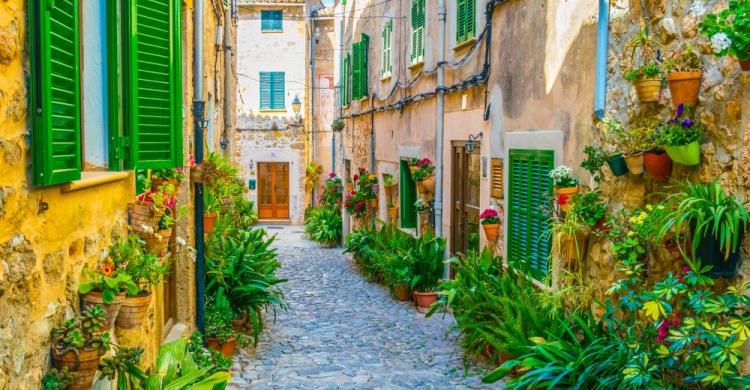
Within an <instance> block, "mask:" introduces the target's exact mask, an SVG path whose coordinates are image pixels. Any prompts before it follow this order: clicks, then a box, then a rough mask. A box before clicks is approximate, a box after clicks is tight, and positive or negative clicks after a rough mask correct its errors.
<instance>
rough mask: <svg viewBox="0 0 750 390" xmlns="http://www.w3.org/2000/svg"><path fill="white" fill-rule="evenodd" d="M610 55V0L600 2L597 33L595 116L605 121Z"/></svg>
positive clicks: (600, 0)
mask: <svg viewBox="0 0 750 390" xmlns="http://www.w3.org/2000/svg"><path fill="white" fill-rule="evenodd" d="M608 54H609V0H599V23H598V30H597V33H596V84H595V87H594V115H595V116H596V118H597V119H598V120H602V119H604V115H605V110H606V106H607V55H608Z"/></svg>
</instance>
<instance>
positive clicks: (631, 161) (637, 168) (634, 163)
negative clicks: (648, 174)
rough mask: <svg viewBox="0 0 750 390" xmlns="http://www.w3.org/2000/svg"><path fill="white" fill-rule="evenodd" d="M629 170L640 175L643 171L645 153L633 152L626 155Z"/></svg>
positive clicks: (635, 174)
mask: <svg viewBox="0 0 750 390" xmlns="http://www.w3.org/2000/svg"><path fill="white" fill-rule="evenodd" d="M625 163H626V164H627V165H628V171H629V172H630V174H631V175H634V176H638V175H640V174H642V173H643V153H636V154H631V155H629V156H627V157H625Z"/></svg>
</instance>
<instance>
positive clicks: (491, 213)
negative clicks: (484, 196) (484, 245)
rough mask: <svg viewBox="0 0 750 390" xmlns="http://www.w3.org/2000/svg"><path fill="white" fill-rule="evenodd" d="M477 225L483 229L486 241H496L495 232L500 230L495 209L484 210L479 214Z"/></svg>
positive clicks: (498, 216)
mask: <svg viewBox="0 0 750 390" xmlns="http://www.w3.org/2000/svg"><path fill="white" fill-rule="evenodd" d="M479 223H480V224H481V225H482V229H484V234H485V236H487V241H490V242H495V241H497V231H498V229H499V228H500V213H498V212H497V210H495V209H485V210H484V211H482V214H479Z"/></svg>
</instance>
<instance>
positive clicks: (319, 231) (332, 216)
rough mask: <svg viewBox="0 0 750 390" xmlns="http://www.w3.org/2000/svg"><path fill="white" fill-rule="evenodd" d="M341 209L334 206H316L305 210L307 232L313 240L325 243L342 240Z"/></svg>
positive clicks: (334, 243)
mask: <svg viewBox="0 0 750 390" xmlns="http://www.w3.org/2000/svg"><path fill="white" fill-rule="evenodd" d="M341 222H342V219H341V210H339V209H337V208H333V207H314V208H309V209H307V210H306V211H305V234H306V235H307V237H309V238H310V239H311V240H313V241H315V242H318V243H320V244H325V245H336V244H338V243H339V241H341V234H342V226H341Z"/></svg>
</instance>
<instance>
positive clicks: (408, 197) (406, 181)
mask: <svg viewBox="0 0 750 390" xmlns="http://www.w3.org/2000/svg"><path fill="white" fill-rule="evenodd" d="M400 176H401V177H400V180H399V186H400V188H399V199H400V203H401V204H400V206H401V227H402V228H407V229H416V228H417V209H416V207H414V202H416V201H417V184H416V183H415V182H414V179H412V177H411V171H410V170H409V163H408V162H407V161H406V160H402V161H401V175H400Z"/></svg>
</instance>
